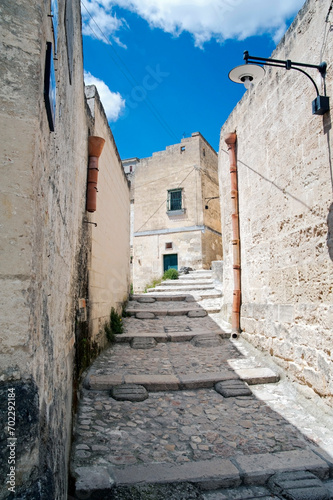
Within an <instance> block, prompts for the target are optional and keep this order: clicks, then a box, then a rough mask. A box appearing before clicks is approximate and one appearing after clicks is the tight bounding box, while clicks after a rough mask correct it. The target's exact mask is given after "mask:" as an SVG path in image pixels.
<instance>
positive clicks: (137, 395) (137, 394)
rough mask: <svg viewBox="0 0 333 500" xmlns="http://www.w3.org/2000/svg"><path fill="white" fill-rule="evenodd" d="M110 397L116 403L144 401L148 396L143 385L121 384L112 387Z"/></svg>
mask: <svg viewBox="0 0 333 500" xmlns="http://www.w3.org/2000/svg"><path fill="white" fill-rule="evenodd" d="M110 396H111V397H112V398H113V399H116V400H117V401H144V400H145V399H147V398H148V397H149V394H148V392H147V389H145V387H143V385H138V384H121V385H117V386H115V387H112V389H111V391H110Z"/></svg>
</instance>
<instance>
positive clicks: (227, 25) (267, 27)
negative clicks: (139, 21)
mask: <svg viewBox="0 0 333 500" xmlns="http://www.w3.org/2000/svg"><path fill="white" fill-rule="evenodd" d="M303 3H304V0H279V1H278V2H273V1H270V0H99V2H98V1H97V0H91V5H95V8H96V11H97V15H98V16H99V19H100V22H101V27H102V25H103V26H106V25H107V29H109V32H110V33H111V32H112V33H113V34H114V33H115V32H116V31H118V30H119V29H120V28H121V27H122V26H123V25H124V20H123V19H120V20H119V19H117V18H116V17H114V16H112V7H113V6H115V5H117V6H119V7H122V8H124V9H127V10H130V11H132V12H135V13H136V14H138V15H139V16H141V17H142V18H143V19H145V20H146V21H147V22H148V23H149V24H150V26H152V27H155V28H160V29H162V30H164V31H166V32H168V33H171V34H172V35H174V36H177V35H179V34H180V33H181V32H183V31H187V32H189V33H191V34H192V35H193V37H194V40H195V45H197V46H199V47H202V46H203V44H204V43H205V42H207V41H209V40H211V39H212V38H213V39H216V40H218V41H223V40H225V39H228V38H233V39H239V40H243V39H245V38H247V37H249V36H253V35H258V34H259V35H260V34H263V33H270V34H271V36H272V38H273V39H274V41H278V40H279V39H280V38H281V36H282V35H283V33H284V31H285V28H286V25H285V21H286V19H288V18H290V17H292V16H294V15H295V14H296V13H297V11H298V9H300V7H301V6H302V4H303ZM97 6H98V8H97ZM103 15H104V16H105V20H103ZM111 29H112V30H113V31H110V30H111Z"/></svg>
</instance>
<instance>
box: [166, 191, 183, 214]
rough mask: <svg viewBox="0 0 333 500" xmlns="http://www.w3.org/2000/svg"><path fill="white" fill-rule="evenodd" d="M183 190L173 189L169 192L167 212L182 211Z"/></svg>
mask: <svg viewBox="0 0 333 500" xmlns="http://www.w3.org/2000/svg"><path fill="white" fill-rule="evenodd" d="M182 209H183V206H182V189H171V190H170V191H168V201H167V211H168V212H172V211H175V210H182Z"/></svg>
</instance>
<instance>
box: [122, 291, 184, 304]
mask: <svg viewBox="0 0 333 500" xmlns="http://www.w3.org/2000/svg"><path fill="white" fill-rule="evenodd" d="M189 299H190V301H191V302H193V298H192V297H191V295H189V294H182V295H159V294H157V295H156V296H152V294H150V295H147V294H146V293H145V294H136V295H132V296H131V299H130V300H131V301H136V302H140V303H141V304H152V303H153V302H156V301H158V302H183V301H186V300H189Z"/></svg>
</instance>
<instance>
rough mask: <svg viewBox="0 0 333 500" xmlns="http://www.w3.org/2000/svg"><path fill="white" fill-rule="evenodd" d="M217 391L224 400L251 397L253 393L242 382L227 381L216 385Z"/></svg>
mask: <svg viewBox="0 0 333 500" xmlns="http://www.w3.org/2000/svg"><path fill="white" fill-rule="evenodd" d="M214 388H215V390H216V392H218V393H219V394H221V395H222V396H223V397H224V398H231V397H239V396H251V395H252V392H251V390H250V389H249V387H248V385H247V384H246V383H244V382H243V381H242V380H227V381H225V382H218V383H217V384H215V387H214Z"/></svg>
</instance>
